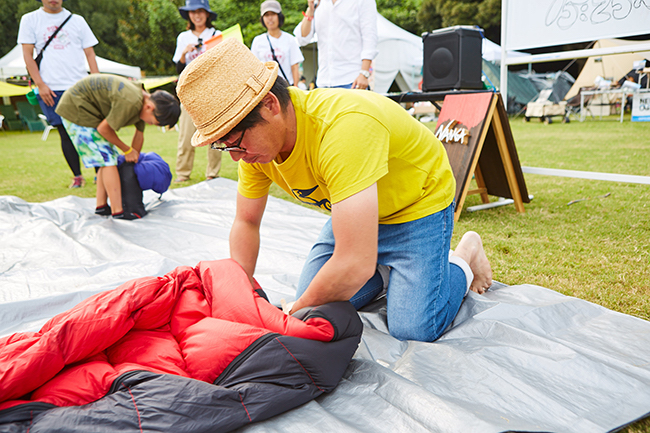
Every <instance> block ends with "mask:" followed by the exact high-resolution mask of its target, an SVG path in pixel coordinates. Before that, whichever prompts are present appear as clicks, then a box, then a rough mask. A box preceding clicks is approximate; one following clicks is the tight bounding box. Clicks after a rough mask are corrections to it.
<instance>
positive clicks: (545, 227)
mask: <svg viewBox="0 0 650 433" xmlns="http://www.w3.org/2000/svg"><path fill="white" fill-rule="evenodd" d="M617 120H618V117H617V116H613V117H609V118H604V119H603V120H602V121H599V120H591V119H588V120H587V121H585V122H583V123H580V122H577V121H573V122H571V123H569V124H561V123H559V122H557V123H553V124H551V125H545V124H542V123H537V122H534V121H533V122H530V123H524V122H523V121H522V120H520V119H513V120H511V128H512V131H513V134H514V137H515V142H516V146H517V151H518V154H519V160H520V162H521V165H523V166H529V167H544V168H557V169H566V170H582V171H595V172H604V173H617V174H629V175H640V176H650V140H648V138H647V137H649V136H650V123H632V122H630V121H629V116H627V118H626V120H625V121H624V122H623V123H620V122H618V121H617ZM132 134H133V129H132V128H124V129H123V130H122V131H120V136H121V137H122V138H123V139H124V140H125V141H126V142H129V141H130V137H131V136H132ZM177 138H178V135H177V133H176V132H175V131H169V132H166V133H162V132H161V130H160V128H152V127H148V128H147V129H146V131H145V145H144V150H145V151H147V152H149V151H153V152H156V153H158V154H159V155H161V156H162V157H163V158H164V159H165V160H166V161H167V162H168V163H169V165H170V167H171V168H172V172H173V171H174V165H175V161H176V140H177ZM206 152H207V150H206V149H197V151H196V158H195V162H194V170H193V172H192V175H191V178H192V180H190V181H189V182H186V183H183V184H180V185H179V184H174V183H172V188H177V187H180V186H188V185H192V184H194V183H197V182H200V181H203V180H205V167H206V164H207V155H206ZM0 159H1V160H2V165H0V195H15V196H18V197H20V198H22V199H24V200H26V201H28V202H42V201H48V200H52V199H55V198H58V197H63V196H66V195H70V194H74V195H78V196H81V197H94V196H95V190H94V187H93V185H92V184H91V183H90V182H89V184H88V185H87V186H86V187H85V188H81V189H75V190H72V189H68V188H67V187H68V185H69V183H70V179H71V173H70V171H69V169H68V167H67V165H66V163H65V160H64V159H63V155H62V153H61V149H60V143H59V137H58V133H57V131H56V130H55V131H52V132H51V133H50V136H49V138H48V140H47V141H45V142H43V141H41V140H40V134H37V133H28V132H18V133H14V132H6V131H5V132H0ZM83 174H84V176H85V177H86V179H87V180H92V178H93V176H94V171H93V170H91V169H84V170H83ZM221 175H222V176H223V177H227V178H230V179H236V178H237V166H236V164H235V163H234V162H233V161H232V160H231V159H230V157H228V156H227V155H224V157H223V163H222V172H221ZM525 179H526V185H527V188H528V191H529V193H530V194H532V195H534V199H533V201H532V202H531V203H530V204H527V205H525V207H526V212H525V213H524V214H521V215H520V214H517V212H516V211H515V210H514V207H513V206H512V205H511V206H505V207H501V208H496V209H490V210H486V211H481V212H474V213H470V212H467V211H464V212H463V213H462V215H461V217H460V221H459V222H458V223H457V225H456V230H455V235H454V239H453V241H452V244H453V245H452V246H454V245H455V244H456V243H457V242H458V241H459V239H460V237H461V235H462V234H463V233H464V232H466V231H468V230H474V231H477V232H479V233H480V234H481V236H482V237H483V240H484V244H485V248H486V250H487V254H488V257H489V259H490V261H491V263H492V266H493V268H494V278H495V279H496V280H498V281H501V282H503V283H506V284H510V285H514V284H524V283H529V284H537V285H540V286H543V287H547V288H549V289H552V290H556V291H558V292H561V293H563V294H565V295H569V296H575V297H578V298H581V299H585V300H587V301H590V302H594V303H596V304H600V305H602V306H604V307H607V308H609V309H612V310H614V311H619V312H621V313H625V314H630V315H633V316H636V317H639V318H642V319H645V320H650V217H649V215H650V185H638V184H627V183H617V182H605V181H593V180H584V179H570V178H562V177H552V176H542V175H530V174H527V175H525ZM272 193H273V194H274V195H276V196H280V197H282V198H289V199H290V197H289V196H288V194H286V193H284V192H283V191H281V190H279V188H277V187H275V186H274V189H273V190H272ZM608 193H609V196H608V197H606V198H599V197H601V196H603V195H605V194H608ZM576 199H587V200H584V201H580V202H577V203H575V204H572V205H568V203H569V202H570V201H572V200H576ZM294 201H295V200H294ZM476 204H480V199H479V197H478V196H471V197H468V199H467V200H466V203H465V206H466V207H467V206H472V205H476ZM311 208H312V209H313V207H311ZM624 431H627V432H628V433H632V432H646V433H650V421H649V420H645V421H640V422H637V423H635V424H634V425H632V426H630V427H628V428H627V429H626V430H624Z"/></svg>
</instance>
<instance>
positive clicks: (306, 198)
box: [291, 185, 332, 211]
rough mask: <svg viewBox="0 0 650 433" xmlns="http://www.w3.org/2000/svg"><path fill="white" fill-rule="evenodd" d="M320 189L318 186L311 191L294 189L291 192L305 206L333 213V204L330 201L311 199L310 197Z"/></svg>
mask: <svg viewBox="0 0 650 433" xmlns="http://www.w3.org/2000/svg"><path fill="white" fill-rule="evenodd" d="M316 189H318V185H316V186H315V187H313V188H310V189H296V188H294V189H292V190H291V192H292V193H293V196H294V197H295V198H296V199H297V200H298V201H300V202H302V203H305V204H310V205H312V206H316V207H319V208H321V209H323V210H326V211H331V210H332V202H330V201H329V200H328V199H326V198H324V199H322V200H317V199H315V198H313V197H310V195H311V194H312V193H313V192H314V191H316Z"/></svg>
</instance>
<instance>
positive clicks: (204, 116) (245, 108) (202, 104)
mask: <svg viewBox="0 0 650 433" xmlns="http://www.w3.org/2000/svg"><path fill="white" fill-rule="evenodd" d="M277 76H278V64H277V63H275V62H267V63H262V62H260V61H259V60H258V59H257V57H255V55H254V54H253V53H251V51H250V50H249V49H248V48H246V46H245V45H244V44H242V43H241V42H239V41H238V40H237V39H235V38H227V39H224V41H223V42H221V43H220V44H218V45H217V46H215V47H214V48H211V49H209V50H208V51H206V52H205V53H203V54H201V55H200V56H199V57H197V58H196V59H194V60H192V61H191V62H190V64H189V65H187V67H186V68H185V69H184V70H183V73H182V74H181V76H180V78H179V80H178V85H177V87H176V94H177V95H178V98H179V99H180V101H181V103H182V104H183V107H184V108H185V110H186V111H187V113H188V114H189V115H190V117H191V118H192V121H193V122H194V125H196V132H195V133H194V136H192V146H206V145H208V144H211V143H214V142H215V141H216V140H218V139H219V138H221V137H223V136H224V135H226V134H227V133H228V132H230V130H231V129H232V128H233V127H235V126H236V125H237V124H238V123H239V122H241V120H242V119H243V118H244V117H246V116H247V115H248V113H250V112H251V111H253V108H255V107H256V106H257V104H259V103H260V101H261V100H262V99H263V98H264V96H266V94H267V93H268V92H269V90H270V89H271V87H272V86H273V84H274V83H275V79H276V77H277Z"/></svg>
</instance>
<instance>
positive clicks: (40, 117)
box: [38, 113, 54, 141]
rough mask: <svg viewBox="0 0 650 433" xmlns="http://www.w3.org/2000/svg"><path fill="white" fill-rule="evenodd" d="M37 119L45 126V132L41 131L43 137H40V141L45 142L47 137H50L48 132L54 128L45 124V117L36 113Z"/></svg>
mask: <svg viewBox="0 0 650 433" xmlns="http://www.w3.org/2000/svg"><path fill="white" fill-rule="evenodd" d="M38 118H39V119H41V122H43V125H45V130H44V131H43V135H41V140H43V141H45V140H47V136H48V135H50V131H51V130H53V129H54V126H52V125H50V124H49V123H47V117H46V116H45V114H43V113H38Z"/></svg>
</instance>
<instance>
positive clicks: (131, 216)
mask: <svg viewBox="0 0 650 433" xmlns="http://www.w3.org/2000/svg"><path fill="white" fill-rule="evenodd" d="M140 218H142V217H141V216H140V215H138V214H137V213H134V212H124V211H122V212H120V213H114V214H113V219H116V220H139V219H140Z"/></svg>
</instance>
